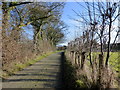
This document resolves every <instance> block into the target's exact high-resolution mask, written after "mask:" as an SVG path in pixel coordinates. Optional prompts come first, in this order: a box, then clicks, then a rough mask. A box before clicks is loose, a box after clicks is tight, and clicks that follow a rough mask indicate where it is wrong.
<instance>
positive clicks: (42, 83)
mask: <svg viewBox="0 0 120 90" xmlns="http://www.w3.org/2000/svg"><path fill="white" fill-rule="evenodd" d="M62 53H63V52H60V53H55V54H52V55H50V56H48V57H46V58H44V59H42V60H40V61H38V62H37V63H35V64H33V65H31V66H28V67H27V68H25V69H23V70H22V71H19V72H17V73H16V74H15V75H13V76H10V77H9V78H8V79H6V80H4V81H3V83H2V87H3V88H60V87H62V75H61V63H62V57H61V55H62Z"/></svg>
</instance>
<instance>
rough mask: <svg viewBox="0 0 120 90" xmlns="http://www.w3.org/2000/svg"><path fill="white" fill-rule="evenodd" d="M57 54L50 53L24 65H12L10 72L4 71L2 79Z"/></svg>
mask: <svg viewBox="0 0 120 90" xmlns="http://www.w3.org/2000/svg"><path fill="white" fill-rule="evenodd" d="M56 52H58V51H55V52H49V53H46V54H42V55H39V56H37V57H36V58H35V59H30V60H27V61H25V62H24V63H20V62H18V63H12V68H9V70H6V71H3V73H2V75H1V77H2V78H3V79H4V78H7V77H8V76H11V75H13V74H14V73H15V72H17V71H20V70H22V69H24V68H25V67H27V66H30V65H32V64H34V63H36V62H37V61H40V60H41V59H43V58H45V57H47V56H49V55H51V54H53V53H56Z"/></svg>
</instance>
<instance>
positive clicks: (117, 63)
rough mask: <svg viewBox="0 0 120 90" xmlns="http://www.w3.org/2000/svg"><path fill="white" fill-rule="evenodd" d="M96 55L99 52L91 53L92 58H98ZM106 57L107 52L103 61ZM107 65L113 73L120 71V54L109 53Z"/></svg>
mask: <svg viewBox="0 0 120 90" xmlns="http://www.w3.org/2000/svg"><path fill="white" fill-rule="evenodd" d="M98 54H100V52H92V58H95V57H98ZM106 55H107V52H104V61H105V59H106ZM88 58H89V57H88ZM109 65H110V66H111V67H112V69H114V70H115V71H120V52H110V57H109Z"/></svg>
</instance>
